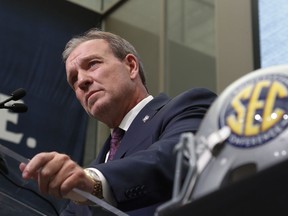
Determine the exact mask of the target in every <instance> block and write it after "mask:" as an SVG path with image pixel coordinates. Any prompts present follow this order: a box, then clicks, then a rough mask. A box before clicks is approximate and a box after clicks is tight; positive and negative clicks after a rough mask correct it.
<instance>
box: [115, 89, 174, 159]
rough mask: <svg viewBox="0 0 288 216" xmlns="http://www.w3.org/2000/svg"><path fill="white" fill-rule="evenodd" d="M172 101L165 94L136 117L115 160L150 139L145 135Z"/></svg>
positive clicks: (154, 100)
mask: <svg viewBox="0 0 288 216" xmlns="http://www.w3.org/2000/svg"><path fill="white" fill-rule="evenodd" d="M169 100H170V98H169V97H167V96H166V95H165V94H160V95H159V96H157V97H155V98H154V99H153V100H152V101H150V102H149V103H148V104H147V105H146V106H145V107H144V108H143V109H142V110H141V111H140V112H139V113H138V115H137V116H136V118H135V119H134V120H133V122H132V124H131V125H130V127H129V129H128V130H127V131H126V133H125V135H124V137H123V139H122V140H121V144H120V147H119V149H118V150H117V152H116V155H115V156H114V159H119V158H121V157H123V156H124V155H125V153H126V152H127V151H128V150H131V149H133V148H135V147H136V146H135V145H138V144H140V143H141V142H142V141H143V140H145V139H150V138H151V137H150V135H149V133H148V134H147V133H146V132H144V133H143V131H147V130H146V129H147V128H149V127H150V126H149V125H150V121H152V119H153V117H154V116H155V115H156V114H157V112H158V111H159V110H160V109H161V108H162V107H163V106H164V105H165V104H167V103H168V101H169Z"/></svg>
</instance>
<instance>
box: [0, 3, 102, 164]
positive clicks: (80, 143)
mask: <svg viewBox="0 0 288 216" xmlns="http://www.w3.org/2000/svg"><path fill="white" fill-rule="evenodd" d="M99 20H100V17H99V15H98V14H96V13H94V12H92V11H89V10H87V9H84V8H80V7H78V6H76V5H74V4H72V3H69V2H66V1H59V0H54V1H53V0H41V1H39V0H18V1H17V0H0V31H1V34H0V65H1V66H0V81H1V85H0V101H3V100H4V99H5V98H6V97H7V96H8V95H9V94H10V93H11V92H12V91H14V90H15V89H17V88H20V87H21V88H24V89H26V91H27V95H26V96H25V97H24V98H23V100H22V101H23V102H24V103H25V104H26V105H27V106H28V112H27V113H20V114H16V113H12V112H9V111H7V110H4V109H2V110H0V143H1V144H3V145H5V146H7V147H9V148H10V149H12V150H14V151H16V152H19V153H21V154H22V155H24V156H25V157H28V158H30V157H32V156H33V155H35V154H36V153H38V152H42V151H59V152H65V153H67V154H69V155H70V156H71V157H72V158H73V159H74V160H76V161H78V162H79V163H80V164H81V163H82V154H83V149H84V143H85V133H86V125H87V115H86V113H84V110H83V109H82V107H80V104H79V103H78V101H77V100H76V98H75V95H74V93H73V91H72V89H71V88H70V87H69V86H68V84H67V82H66V75H65V66H64V63H63V62H62V59H61V54H62V51H63V49H64V46H65V44H66V42H67V41H68V40H69V39H70V38H71V36H72V35H75V34H79V33H82V32H84V31H86V30H88V29H89V28H91V27H93V26H97V25H99V24H100V23H99Z"/></svg>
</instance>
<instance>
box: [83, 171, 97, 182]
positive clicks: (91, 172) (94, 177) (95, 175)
mask: <svg viewBox="0 0 288 216" xmlns="http://www.w3.org/2000/svg"><path fill="white" fill-rule="evenodd" d="M85 171H86V173H87V175H89V176H90V177H91V178H93V179H94V180H98V181H99V176H98V175H97V174H96V172H94V171H93V170H90V169H85Z"/></svg>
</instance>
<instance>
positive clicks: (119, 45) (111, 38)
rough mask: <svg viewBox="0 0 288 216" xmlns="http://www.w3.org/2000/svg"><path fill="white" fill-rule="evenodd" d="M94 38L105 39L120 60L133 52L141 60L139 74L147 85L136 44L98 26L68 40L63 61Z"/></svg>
mask: <svg viewBox="0 0 288 216" xmlns="http://www.w3.org/2000/svg"><path fill="white" fill-rule="evenodd" d="M94 39H103V40H105V41H107V42H108V44H109V47H110V48H111V50H112V52H113V54H114V56H115V57H116V58H118V59H119V60H120V61H122V60H123V59H124V58H125V57H126V56H127V55H128V54H133V55H134V56H135V57H136V58H137V60H138V62H139V75H140V78H141V81H142V83H143V85H144V86H145V87H146V78H145V74H144V67H143V63H142V62H141V60H140V57H139V54H138V53H137V51H136V49H135V48H134V46H133V45H132V44H130V43H129V42H128V41H126V40H125V39H123V38H121V37H120V36H118V35H115V34H112V33H110V32H104V31H102V30H100V29H98V28H92V29H90V30H89V31H87V32H85V33H84V34H82V35H78V36H75V37H73V38H72V39H71V40H70V41H68V43H67V44H66V46H65V49H64V51H63V53H62V58H63V61H64V62H66V60H67V58H68V56H69V55H70V54H71V52H72V51H73V50H74V49H75V48H76V47H77V46H79V45H80V44H81V43H83V42H86V41H89V40H94Z"/></svg>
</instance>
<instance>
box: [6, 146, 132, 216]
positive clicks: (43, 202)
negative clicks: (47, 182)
mask: <svg viewBox="0 0 288 216" xmlns="http://www.w3.org/2000/svg"><path fill="white" fill-rule="evenodd" d="M0 147H1V148H0V149H1V150H2V152H1V151H0V215H9V216H19V215H23V214H24V215H29V216H40V215H49V216H54V215H60V214H61V212H62V211H63V210H64V209H65V208H66V206H67V204H68V203H69V202H70V200H64V199H56V198H53V197H52V196H48V195H47V196H45V195H43V194H41V193H40V192H39V191H38V185H37V183H36V182H35V181H33V180H30V181H26V180H23V178H22V173H21V172H20V170H19V163H20V162H19V161H27V159H26V158H24V157H22V156H21V155H19V154H17V153H16V152H13V151H11V150H10V149H8V148H6V147H5V146H2V145H1V144H0ZM76 190H77V189H76ZM78 193H80V195H83V196H84V197H87V196H88V199H90V201H91V200H92V202H93V203H95V204H96V205H95V206H91V207H90V209H91V215H101V216H126V215H127V214H125V213H124V212H121V211H120V210H119V209H117V208H115V207H113V206H111V205H109V204H108V203H106V202H104V201H102V200H100V199H98V198H96V197H94V196H92V195H91V194H89V193H86V192H84V191H80V190H78ZM85 216H88V215H85Z"/></svg>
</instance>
